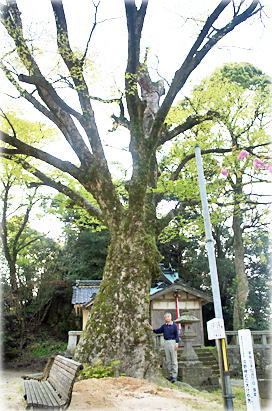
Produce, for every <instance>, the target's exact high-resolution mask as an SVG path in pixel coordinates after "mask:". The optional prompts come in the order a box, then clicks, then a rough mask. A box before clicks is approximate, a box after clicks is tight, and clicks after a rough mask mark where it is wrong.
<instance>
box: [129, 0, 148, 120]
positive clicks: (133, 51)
mask: <svg viewBox="0 0 272 411" xmlns="http://www.w3.org/2000/svg"><path fill="white" fill-rule="evenodd" d="M124 2H125V8H126V17H127V30H128V58H127V68H126V75H125V83H126V100H127V108H128V112H129V116H130V120H131V121H132V122H134V121H137V120H138V119H139V115H140V112H139V107H140V106H142V104H141V100H140V98H139V95H138V91H137V80H138V69H139V65H140V41H141V34H142V29H143V24H144V19H145V14H146V9H147V5H148V0H142V4H141V7H140V9H139V10H137V7H136V4H135V0H124ZM142 109H143V108H142Z"/></svg>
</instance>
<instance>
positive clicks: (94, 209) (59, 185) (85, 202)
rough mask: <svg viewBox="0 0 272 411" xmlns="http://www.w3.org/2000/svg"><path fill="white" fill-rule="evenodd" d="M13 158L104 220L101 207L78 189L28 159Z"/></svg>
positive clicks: (90, 212)
mask: <svg viewBox="0 0 272 411" xmlns="http://www.w3.org/2000/svg"><path fill="white" fill-rule="evenodd" d="M1 156H2V157H5V155H4V154H3V153H1ZM12 160H13V161H14V162H15V163H17V164H19V165H20V166H21V167H22V168H23V169H24V170H26V171H27V172H29V173H30V174H32V175H34V176H35V177H36V178H38V180H39V181H41V182H42V183H43V184H44V185H46V186H48V187H52V188H54V189H55V190H57V191H58V192H60V193H62V194H65V195H66V196H67V197H69V198H70V199H71V200H73V201H74V202H75V203H76V204H77V205H79V206H80V207H82V208H84V209H85V210H86V211H88V213H89V214H91V215H92V216H93V217H95V218H97V219H98V220H99V221H102V222H104V221H103V216H102V212H101V210H100V209H99V208H97V207H96V206H94V205H93V204H92V203H91V202H90V201H88V200H86V198H84V197H83V196H81V195H80V194H79V193H77V192H76V191H74V190H72V189H71V188H69V187H67V186H65V185H64V184H62V183H60V182H59V181H56V180H53V179H52V178H50V177H48V176H47V175H46V174H44V173H43V172H41V171H40V170H38V169H37V168H36V167H34V166H32V165H31V164H29V163H28V162H27V161H25V160H23V159H20V158H12Z"/></svg>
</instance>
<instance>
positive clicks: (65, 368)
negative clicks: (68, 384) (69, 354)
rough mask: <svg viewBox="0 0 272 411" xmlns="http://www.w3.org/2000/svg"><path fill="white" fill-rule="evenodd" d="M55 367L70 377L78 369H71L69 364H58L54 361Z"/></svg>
mask: <svg viewBox="0 0 272 411" xmlns="http://www.w3.org/2000/svg"><path fill="white" fill-rule="evenodd" d="M55 365H57V366H58V367H59V368H61V369H63V370H65V371H66V372H68V373H69V374H71V375H75V374H76V372H77V370H78V367H77V368H72V367H70V365H69V364H64V363H63V362H59V361H56V362H55Z"/></svg>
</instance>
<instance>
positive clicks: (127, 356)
mask: <svg viewBox="0 0 272 411" xmlns="http://www.w3.org/2000/svg"><path fill="white" fill-rule="evenodd" d="M158 260H159V253H158V251H157V248H156V245H155V241H153V240H152V238H151V237H150V236H149V235H147V234H146V232H145V230H144V224H141V223H139V220H138V221H137V223H134V222H133V221H132V220H131V221H129V219H126V221H125V220H124V221H123V222H122V223H121V224H120V226H119V227H118V228H116V229H114V230H112V231H111V244H110V247H109V253H108V257H107V261H106V265H105V270H104V276H103V280H102V283H101V286H100V289H99V292H98V294H97V296H96V298H95V302H94V305H93V307H92V309H91V315H90V319H89V321H88V323H87V326H86V330H85V332H84V334H83V335H82V337H81V339H80V342H79V345H78V347H77V351H76V354H75V358H76V359H78V360H80V361H82V362H87V363H90V364H92V363H95V362H96V361H97V360H102V362H103V363H104V364H108V363H110V362H111V361H114V360H119V361H120V366H119V369H120V371H121V372H125V373H126V375H128V376H133V377H138V378H143V377H146V376H147V375H148V374H150V373H151V372H153V371H154V369H155V365H156V356H155V353H154V347H153V345H154V340H153V335H152V332H151V331H150V330H149V329H148V328H147V327H146V323H147V322H149V321H150V319H149V293H150V285H151V280H152V277H153V276H154V275H157V272H158ZM156 270H157V272H156ZM155 272H156V273H155Z"/></svg>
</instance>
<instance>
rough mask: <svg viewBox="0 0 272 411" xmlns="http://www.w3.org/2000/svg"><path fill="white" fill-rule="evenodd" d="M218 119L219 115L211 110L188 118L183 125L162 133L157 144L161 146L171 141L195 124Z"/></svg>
mask: <svg viewBox="0 0 272 411" xmlns="http://www.w3.org/2000/svg"><path fill="white" fill-rule="evenodd" d="M218 117H219V113H218V112H216V111H213V110H209V111H208V112H207V113H206V114H202V115H196V116H189V117H188V118H187V119H186V120H185V122H184V123H182V124H180V125H178V126H177V127H175V128H174V129H173V130H170V131H168V132H167V133H163V134H162V137H161V140H160V143H159V144H163V143H165V142H166V141H169V140H171V139H172V138H174V137H176V136H178V135H179V134H181V133H184V132H185V131H187V130H190V129H191V128H193V127H194V126H196V125H197V124H201V123H203V122H204V121H207V120H213V119H214V118H218Z"/></svg>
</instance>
